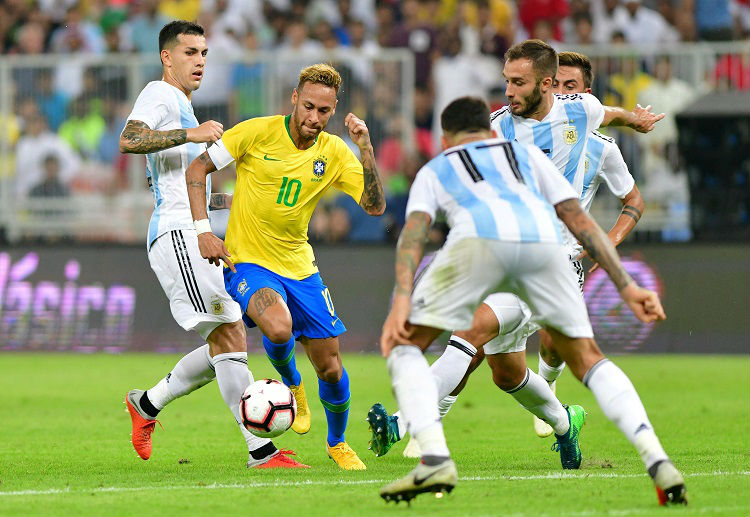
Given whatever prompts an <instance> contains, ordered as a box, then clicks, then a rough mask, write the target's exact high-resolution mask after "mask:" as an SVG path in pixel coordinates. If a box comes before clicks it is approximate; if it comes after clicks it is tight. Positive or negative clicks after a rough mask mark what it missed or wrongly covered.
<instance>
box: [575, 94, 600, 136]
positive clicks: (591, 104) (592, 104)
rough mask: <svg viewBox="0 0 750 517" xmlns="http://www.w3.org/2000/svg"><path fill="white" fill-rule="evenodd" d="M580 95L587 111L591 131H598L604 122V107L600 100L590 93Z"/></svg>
mask: <svg viewBox="0 0 750 517" xmlns="http://www.w3.org/2000/svg"><path fill="white" fill-rule="evenodd" d="M580 95H581V98H582V100H583V106H584V109H585V110H586V118H587V120H588V125H589V129H590V130H593V129H597V128H598V127H599V126H601V125H602V121H603V120H604V106H602V103H601V102H599V99H597V98H596V97H595V96H593V95H591V94H590V93H582V94H580Z"/></svg>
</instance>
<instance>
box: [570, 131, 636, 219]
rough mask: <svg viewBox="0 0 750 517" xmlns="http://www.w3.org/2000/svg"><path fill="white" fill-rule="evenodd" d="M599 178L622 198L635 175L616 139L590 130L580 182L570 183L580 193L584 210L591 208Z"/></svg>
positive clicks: (632, 184) (631, 186)
mask: <svg viewBox="0 0 750 517" xmlns="http://www.w3.org/2000/svg"><path fill="white" fill-rule="evenodd" d="M602 182H604V183H606V184H607V188H609V190H610V192H612V194H614V195H615V196H617V197H618V198H619V199H623V198H624V197H625V196H627V195H628V193H630V191H631V190H633V187H634V186H635V179H633V176H632V175H631V174H630V171H629V170H628V166H627V164H626V163H625V159H624V158H623V157H622V153H621V152H620V148H619V147H617V143H616V142H615V139H614V138H612V137H609V136H605V135H603V134H601V133H600V132H599V131H593V132H592V133H591V136H590V137H589V139H588V142H586V162H585V163H584V174H583V178H582V181H581V186H580V188H578V185H577V184H576V185H573V188H574V189H575V190H576V192H580V193H581V198H580V199H581V206H582V207H583V209H584V210H586V211H587V212H588V211H589V210H590V209H591V203H592V201H594V195H595V194H596V191H597V190H598V189H599V185H601V184H602Z"/></svg>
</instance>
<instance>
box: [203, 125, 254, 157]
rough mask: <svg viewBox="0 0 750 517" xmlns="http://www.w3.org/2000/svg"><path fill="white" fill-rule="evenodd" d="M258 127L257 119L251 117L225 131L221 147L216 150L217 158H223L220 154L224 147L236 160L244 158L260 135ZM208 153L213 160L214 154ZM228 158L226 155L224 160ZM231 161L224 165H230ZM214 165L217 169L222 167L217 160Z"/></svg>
mask: <svg viewBox="0 0 750 517" xmlns="http://www.w3.org/2000/svg"><path fill="white" fill-rule="evenodd" d="M258 127H259V123H258V122H257V121H256V120H255V119H250V120H245V121H244V122H240V123H239V124H237V125H236V126H234V127H232V128H230V129H228V130H226V131H224V134H223V135H222V137H221V139H220V140H219V142H220V143H221V147H220V148H218V149H217V150H216V155H217V158H222V157H221V156H219V154H220V153H221V150H222V149H223V150H224V151H226V153H228V154H229V156H231V157H232V159H234V160H239V159H240V158H242V157H243V156H244V155H245V153H247V152H248V151H249V150H250V149H252V147H253V145H254V144H255V141H256V139H257V136H258ZM219 142H217V143H219ZM211 147H214V146H211ZM208 154H209V156H211V160H213V159H214V155H213V154H211V153H210V152H209V153H208ZM226 159H227V156H226V155H224V156H223V160H226ZM229 163H231V161H230V162H228V163H225V164H224V166H226V165H228V164H229ZM214 165H215V166H216V168H217V169H219V168H220V167H219V164H218V163H216V162H215V161H214Z"/></svg>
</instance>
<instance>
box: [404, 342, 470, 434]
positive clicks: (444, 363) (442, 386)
mask: <svg viewBox="0 0 750 517" xmlns="http://www.w3.org/2000/svg"><path fill="white" fill-rule="evenodd" d="M476 353H477V349H476V348H475V347H474V345H472V344H471V343H469V342H468V341H466V340H465V339H463V338H460V337H458V336H456V335H452V336H451V337H450V340H449V341H448V346H446V347H445V351H444V352H443V354H442V355H441V356H440V357H438V358H437V359H436V360H435V362H434V363H432V365H431V366H430V373H432V377H433V378H434V379H435V384H436V386H437V390H438V399H439V400H440V402H438V412H439V414H440V418H442V417H444V416H445V415H446V414H447V413H448V411H450V409H451V407H452V406H453V404H454V403H455V402H456V399H457V397H453V396H451V394H450V393H451V392H452V391H453V390H455V389H456V387H457V386H458V385H459V384H460V383H461V379H463V378H464V375H466V371H467V370H468V369H469V365H470V364H471V360H472V358H473V357H474V356H475V355H476ZM393 416H397V417H399V418H398V421H397V424H398V434H399V436H400V437H401V438H403V437H404V435H406V422H405V420H404V418H403V417H402V416H401V411H396V412H395V413H393Z"/></svg>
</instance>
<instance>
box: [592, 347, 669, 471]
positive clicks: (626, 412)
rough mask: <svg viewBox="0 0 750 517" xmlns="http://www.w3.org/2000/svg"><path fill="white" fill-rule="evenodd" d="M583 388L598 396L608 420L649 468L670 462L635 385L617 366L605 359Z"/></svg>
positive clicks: (597, 365)
mask: <svg viewBox="0 0 750 517" xmlns="http://www.w3.org/2000/svg"><path fill="white" fill-rule="evenodd" d="M583 384H585V385H586V386H587V387H588V388H589V389H590V390H591V391H592V392H593V393H594V396H595V397H596V400H597V402H599V406H600V407H601V408H602V411H604V414H605V415H606V416H607V418H609V419H610V420H611V421H612V422H613V423H614V424H615V425H616V426H617V427H618V429H620V431H622V433H623V434H624V435H625V437H626V438H627V439H628V440H629V441H630V443H632V444H633V446H634V447H635V448H636V450H638V454H640V455H641V459H642V460H643V463H644V464H645V465H646V468H650V467H651V466H653V465H654V464H656V463H657V462H659V461H662V460H666V459H668V457H667V453H666V452H664V449H663V448H662V446H661V443H660V442H659V438H658V437H657V436H656V433H655V432H654V428H653V427H652V426H651V422H650V421H649V419H648V415H646V409H645V408H644V407H643V403H642V402H641V399H640V397H639V396H638V393H637V392H636V391H635V388H634V387H633V383H632V382H630V379H628V376H627V375H625V372H623V371H622V370H620V368H618V367H617V365H615V363H613V362H612V361H610V360H609V359H602V360H601V361H599V362H598V363H596V364H595V365H594V366H592V367H591V369H590V370H589V371H588V372H586V375H584V376H583Z"/></svg>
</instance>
